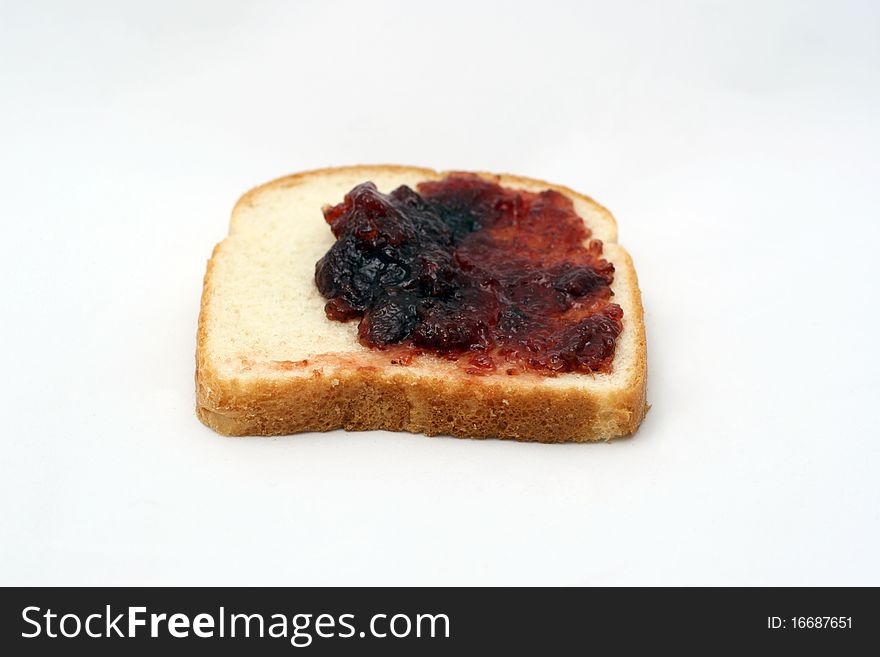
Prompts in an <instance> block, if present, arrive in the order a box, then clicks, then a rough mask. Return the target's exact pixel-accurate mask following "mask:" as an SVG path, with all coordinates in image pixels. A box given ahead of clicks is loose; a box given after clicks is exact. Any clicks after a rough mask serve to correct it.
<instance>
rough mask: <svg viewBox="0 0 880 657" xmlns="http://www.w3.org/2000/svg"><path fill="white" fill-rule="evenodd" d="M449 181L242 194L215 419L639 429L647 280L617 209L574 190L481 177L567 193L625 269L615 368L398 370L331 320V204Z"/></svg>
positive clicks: (227, 254) (205, 369)
mask: <svg viewBox="0 0 880 657" xmlns="http://www.w3.org/2000/svg"><path fill="white" fill-rule="evenodd" d="M444 175H446V173H441V172H436V171H432V170H430V169H421V168H414V167H401V166H353V167H343V168H334V169H322V170H318V171H309V172H305V173H300V174H296V175H293V176H288V177H285V178H280V179H278V180H275V181H273V182H270V183H267V184H265V185H262V186H261V187H257V188H256V189H253V190H251V191H250V192H248V193H247V194H245V195H244V196H243V197H242V198H241V199H240V200H239V202H238V203H237V205H236V206H235V209H234V210H233V212H232V220H231V224H230V228H229V235H228V237H226V239H224V240H223V241H222V242H221V243H220V244H218V245H217V246H216V248H215V249H214V253H213V256H212V257H211V260H210V261H209V262H208V269H207V273H206V275H205V283H204V291H203V295H202V305H201V313H200V316H199V328H198V338H197V350H196V389H197V413H198V416H199V417H200V418H201V420H202V421H203V422H204V423H205V424H207V425H208V426H209V427H211V428H213V429H214V430H216V431H218V432H219V433H222V434H226V435H279V434H290V433H298V432H302V431H326V430H329V429H336V428H344V429H349V430H363V429H388V430H394V431H412V432H418V433H425V434H428V435H437V434H448V435H453V436H461V437H474V438H483V437H498V438H514V439H518V440H535V441H541V442H564V441H592V440H608V439H611V438H614V437H618V436H624V435H628V434H630V433H632V432H633V431H635V430H636V428H638V426H639V423H640V422H641V421H642V418H643V417H644V414H645V411H646V403H645V386H646V378H647V364H646V347H645V331H644V323H643V318H642V304H641V296H640V293H639V288H638V282H637V279H636V273H635V270H634V268H633V265H632V260H631V259H630V257H629V254H627V252H626V251H625V250H624V249H623V247H621V246H619V245H618V244H617V243H616V241H617V225H616V222H615V220H614V217H613V216H612V215H611V213H609V212H608V211H607V210H606V209H605V208H603V207H602V206H600V205H599V204H597V203H595V202H594V201H593V200H592V199H590V198H588V197H586V196H583V195H581V194H578V193H576V192H574V191H572V190H570V189H567V188H565V187H560V186H558V185H551V184H549V183H546V182H543V181H540V180H533V179H529V178H521V177H516V176H510V175H493V174H486V173H480V174H479V175H481V176H483V177H486V178H488V179H492V180H495V181H497V182H498V183H499V184H501V185H503V186H505V187H510V188H515V189H525V190H530V191H541V190H545V189H555V190H557V191H559V192H561V193H563V194H565V195H566V196H568V197H570V198H571V199H572V201H573V202H574V206H575V210H576V211H577V212H578V214H579V215H580V216H581V217H582V218H583V219H584V222H585V223H586V224H587V227H588V228H589V229H590V231H591V232H592V235H593V237H594V238H597V239H600V240H602V242H603V243H604V256H605V258H606V259H607V260H608V261H610V262H611V263H613V264H614V267H615V274H614V282H613V285H612V290H613V292H614V297H613V299H614V301H615V303H617V304H619V305H620V306H621V307H622V308H623V311H624V316H623V331H622V332H621V334H620V335H619V336H618V338H617V348H616V352H615V356H614V360H613V362H612V370H611V372H610V373H607V374H579V373H566V374H563V375H560V376H556V377H546V376H541V375H539V374H521V375H517V376H507V375H505V374H493V375H490V376H475V375H472V374H467V373H466V372H465V371H464V370H463V369H462V368H461V367H459V366H458V365H456V364H455V363H453V362H450V361H448V360H445V359H442V358H437V357H434V356H431V355H422V356H419V357H417V358H416V359H414V360H413V362H412V363H411V364H410V365H399V364H393V363H392V360H393V356H392V355H390V354H389V353H388V352H384V351H381V350H375V349H370V348H367V347H364V346H363V345H361V344H360V343H359V342H358V340H357V321H352V322H337V321H331V320H329V319H327V317H326V316H325V314H324V304H325V303H326V299H325V298H324V297H322V296H321V294H320V293H319V292H318V290H317V288H316V286H315V282H314V272H315V263H316V262H317V261H318V260H319V259H320V258H321V257H322V256H323V255H324V254H325V253H326V252H327V250H328V249H329V248H330V246H332V244H333V242H334V240H335V238H334V237H333V234H332V233H331V232H330V227H329V226H328V225H327V223H326V222H325V220H324V217H323V214H322V211H321V208H322V207H323V206H325V205H328V204H331V205H332V204H336V203H339V202H341V201H342V198H343V196H344V195H345V194H346V193H347V192H348V191H350V190H351V189H352V188H353V187H354V186H356V185H357V184H359V183H362V182H365V181H368V180H370V181H373V182H374V183H375V184H376V185H377V186H378V188H379V190H380V191H382V192H386V193H387V192H390V191H391V190H393V189H394V188H396V187H398V186H400V185H409V186H410V187H413V188H415V186H416V185H417V184H418V183H419V182H422V181H425V180H431V179H437V178H441V177H443V176H444Z"/></svg>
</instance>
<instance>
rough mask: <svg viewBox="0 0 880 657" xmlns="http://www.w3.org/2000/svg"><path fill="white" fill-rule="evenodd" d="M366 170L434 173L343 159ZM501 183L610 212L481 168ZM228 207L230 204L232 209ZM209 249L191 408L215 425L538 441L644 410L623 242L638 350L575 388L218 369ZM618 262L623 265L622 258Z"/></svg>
mask: <svg viewBox="0 0 880 657" xmlns="http://www.w3.org/2000/svg"><path fill="white" fill-rule="evenodd" d="M343 169H345V170H351V171H353V172H354V171H358V172H362V173H363V175H364V178H365V179H366V178H368V177H369V175H370V173H371V172H375V171H377V170H378V171H383V172H406V173H424V174H425V176H426V177H435V176H437V175H438V174H437V173H436V172H435V171H433V170H431V169H421V168H415V167H403V166H391V165H384V166H360V167H344V168H343ZM334 171H340V169H321V170H317V171H309V172H304V173H299V174H295V175H292V176H287V177H285V178H280V179H278V180H275V181H272V182H270V183H267V184H266V185H263V186H261V187H257V188H255V189H253V190H251V191H250V192H248V193H247V194H245V195H244V196H243V197H242V198H241V200H240V201H239V203H238V204H237V206H236V207H238V206H239V205H241V204H248V203H250V202H251V199H252V198H253V196H254V195H255V194H257V193H259V192H260V191H263V190H265V189H267V188H269V187H272V186H288V185H293V184H298V183H299V181H301V180H304V179H306V178H307V177H310V176H314V175H322V174H326V173H329V172H334ZM480 175H483V176H487V177H489V176H491V177H493V178H495V179H498V180H500V181H501V182H502V183H503V184H517V183H520V184H540V185H542V186H545V187H546V188H552V189H557V190H559V191H561V192H563V193H565V194H568V195H571V196H577V197H580V198H582V199H585V200H586V201H587V202H589V203H591V204H593V205H594V206H596V207H597V208H599V209H600V210H601V211H602V212H605V213H607V214H608V217H609V218H610V219H611V220H612V221H613V217H611V215H610V213H608V211H607V210H605V209H604V208H602V206H599V205H598V204H597V203H595V201H593V200H592V199H590V198H589V197H586V196H584V195H582V194H578V193H576V192H574V191H572V190H569V189H567V188H565V187H560V186H558V185H552V184H550V183H545V182H544V181H536V180H535V179H531V178H522V177H518V176H508V175H500V176H496V175H495V174H487V173H480ZM233 214H234V213H233ZM220 247H221V245H219V244H218V245H217V247H215V249H214V255H212V258H211V260H210V261H209V262H208V267H207V271H206V273H205V281H204V291H203V295H202V302H201V312H200V314H199V327H198V335H197V346H196V390H197V413H198V416H199V418H200V419H201V420H202V422H204V423H205V424H206V425H208V426H209V427H211V428H212V429H214V430H215V431H217V432H219V433H222V434H225V435H233V436H242V435H283V434H292V433H299V432H303V431H328V430H331V429H338V428H342V429H347V430H367V429H387V430H391V431H411V432H416V433H424V434H427V435H429V436H432V435H438V434H446V435H451V436H459V437H469V438H487V437H497V438H512V439H516V440H529V441H538V442H548V443H554V442H569V441H576V442H586V441H597V440H609V439H611V438H616V437H621V436H626V435H629V434H631V433H633V432H634V431H635V430H636V429H637V428H638V426H639V424H640V423H641V421H642V419H643V418H644V415H645V411H646V398H645V395H646V383H647V357H646V347H645V329H644V321H643V311H642V303H641V295H640V293H639V288H638V285H637V281H636V274H635V270H634V269H633V265H632V259H631V258H630V256H629V255H628V254H627V253H626V252H625V251H623V250H622V249H620V251H621V253H622V257H623V260H624V263H623V264H624V266H625V267H626V268H627V269H628V270H629V274H630V275H631V277H632V283H633V284H632V285H631V286H630V287H629V289H630V294H631V298H630V300H629V301H630V310H629V312H628V315H627V319H626V320H625V321H629V322H631V326H632V327H633V329H634V331H635V336H634V337H635V340H634V341H635V343H636V346H637V349H636V359H635V361H636V362H635V364H634V366H633V367H632V371H631V373H630V376H629V380H628V381H627V384H626V385H625V386H624V387H622V388H620V389H615V390H612V391H608V392H605V393H595V394H594V393H585V392H584V391H580V390H578V389H577V388H565V387H548V386H523V385H510V384H508V383H507V382H506V380H505V379H504V378H500V377H448V378H443V379H439V380H428V379H425V378H424V377H413V376H408V375H407V372H406V368H401V369H392V368H376V367H371V366H367V367H353V368H344V369H336V370H333V372H332V375H325V374H324V373H323V371H322V370H321V369H320V368H317V369H315V370H313V372H312V375H311V376H296V377H290V378H284V377H281V378H277V377H276V378H270V379H265V380H263V379H258V380H251V381H248V382H247V383H245V382H244V381H242V380H229V379H225V380H224V379H222V378H221V377H218V376H217V374H216V372H215V371H214V370H213V369H212V367H211V363H210V362H209V361H208V359H207V357H206V353H205V343H206V331H207V320H208V317H207V313H208V304H207V300H208V299H209V298H210V295H211V293H212V280H211V278H212V271H213V265H214V262H215V256H216V254H217V251H218V249H219V248H220ZM618 269H619V267H618Z"/></svg>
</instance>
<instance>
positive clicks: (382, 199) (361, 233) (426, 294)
mask: <svg viewBox="0 0 880 657" xmlns="http://www.w3.org/2000/svg"><path fill="white" fill-rule="evenodd" d="M324 216H325V218H326V220H327V222H328V223H329V224H330V228H331V230H332V231H333V234H334V235H335V236H336V243H335V244H334V245H333V246H332V247H331V248H330V250H329V251H328V252H327V254H326V255H325V256H324V257H323V258H321V259H320V260H319V261H318V263H317V264H316V266H315V282H316V283H317V286H318V290H319V291H320V292H321V294H323V295H324V296H325V297H326V298H327V299H328V301H327V304H326V306H325V312H326V314H327V317H328V318H330V319H332V320H338V321H348V320H354V319H360V323H359V325H358V336H359V339H360V341H361V342H362V343H363V344H364V345H366V346H369V347H372V348H377V349H387V348H390V347H392V346H397V347H395V352H396V353H401V352H402V351H403V352H409V353H410V354H413V355H414V354H419V353H432V354H436V355H439V356H442V357H447V358H450V359H454V360H460V361H461V362H462V364H463V365H464V366H465V368H466V369H467V371H468V372H469V373H471V374H491V373H494V372H504V373H506V374H517V373H519V372H521V371H533V372H537V373H539V374H544V375H554V374H557V373H562V372H609V371H610V369H611V362H612V360H613V358H614V348H615V342H616V338H617V336H618V335H619V334H620V331H621V329H622V324H621V319H622V318H623V310H622V309H621V308H620V306H618V305H617V304H614V303H611V301H610V299H611V296H612V292H611V287H610V286H611V282H612V280H613V277H614V266H613V265H612V264H611V263H609V262H607V261H606V260H604V259H603V258H602V243H601V242H600V241H598V240H591V239H590V232H589V230H588V229H587V228H586V226H584V222H583V220H582V219H581V218H580V217H579V216H578V215H577V213H576V212H575V210H574V206H573V205H572V202H571V200H570V199H569V198H568V197H566V196H564V195H563V194H560V193H559V192H556V191H553V190H547V191H543V192H540V193H533V192H527V191H520V190H513V189H507V188H504V187H501V186H500V185H498V184H496V183H493V182H491V181H488V180H485V179H483V178H480V177H479V176H476V175H472V174H453V175H450V176H447V177H446V178H443V179H442V180H437V181H430V182H424V183H421V184H419V185H418V186H417V190H413V189H410V188H409V187H407V186H401V187H398V188H397V189H395V190H394V191H393V192H391V193H390V194H382V193H380V192H379V191H378V190H377V189H376V186H375V185H374V184H373V183H370V182H365V183H363V184H361V185H358V186H357V187H355V188H354V189H352V190H351V191H350V192H349V193H348V194H346V195H345V200H344V201H343V202H342V203H340V204H339V205H336V206H333V207H326V208H325V209H324ZM399 360H400V362H408V359H407V358H406V357H403V358H400V359H399Z"/></svg>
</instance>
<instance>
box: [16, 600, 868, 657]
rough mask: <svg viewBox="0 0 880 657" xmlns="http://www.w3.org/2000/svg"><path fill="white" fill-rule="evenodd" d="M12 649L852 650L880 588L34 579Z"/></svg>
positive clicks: (862, 642)
mask: <svg viewBox="0 0 880 657" xmlns="http://www.w3.org/2000/svg"><path fill="white" fill-rule="evenodd" d="M2 598H3V602H2V608H0V614H2V616H0V623H2V637H0V639H2V647H3V648H4V649H6V648H12V649H13V652H8V651H6V654H16V655H18V654H26V653H28V652H30V653H33V654H44V653H47V652H52V653H54V652H55V651H58V652H60V651H61V650H63V649H65V648H73V649H80V648H82V649H84V650H87V651H88V654H92V655H104V654H106V655H119V654H140V653H141V652H143V653H144V654H156V653H157V652H159V651H161V654H162V655H174V654H192V651H193V649H196V650H199V649H204V650H211V651H212V653H216V652H218V651H219V654H249V655H250V654H277V655H281V654H296V653H302V652H304V653H307V654H317V655H323V654H345V653H351V654H356V653H360V652H363V651H364V650H368V651H370V652H372V651H374V650H377V651H381V652H382V653H383V654H420V655H421V654H427V655H434V654H438V655H439V654H450V653H452V652H453V651H458V650H469V649H482V648H485V649H491V650H510V651H515V653H516V654H523V652H524V651H535V653H536V654H544V653H545V651H547V650H559V651H561V650H563V649H565V650H567V651H570V650H583V651H589V650H594V649H596V648H598V647H603V646H604V647H613V648H614V649H615V650H623V651H626V650H629V649H635V648H644V647H645V646H646V645H648V646H651V645H653V646H656V647H657V648H658V649H660V648H663V649H670V648H671V649H681V648H687V649H702V650H707V651H714V650H716V649H717V648H719V647H724V648H732V647H741V648H755V647H766V648H770V649H772V648H780V649H793V648H800V647H810V648H814V649H827V650H834V651H839V650H846V649H849V648H855V647H857V646H869V645H872V644H873V641H872V640H873V639H874V638H875V637H876V633H877V631H876V628H877V622H878V612H880V605H878V602H877V591H876V589H838V588H822V589H816V588H811V589H808V588H795V589H746V588H739V589H683V588H682V589H584V588H565V589H547V588H535V589H523V588H516V589H460V588H442V589H423V588H419V589H416V588H413V589H375V588H373V589H370V588H358V589H350V588H341V589H311V588H305V589H296V588H272V589H257V588H242V589H229V588H216V589H212V588H201V589H170V588H137V589H123V588H87V589H83V588H78V589H77V588H24V589H14V588H12V589H4V590H3V592H2Z"/></svg>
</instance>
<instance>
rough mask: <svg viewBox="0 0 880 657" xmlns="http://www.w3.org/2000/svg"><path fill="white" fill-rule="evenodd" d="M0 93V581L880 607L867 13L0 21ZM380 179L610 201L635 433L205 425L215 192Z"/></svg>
mask: <svg viewBox="0 0 880 657" xmlns="http://www.w3.org/2000/svg"><path fill="white" fill-rule="evenodd" d="M872 5H873V6H872ZM0 98H2V103H0V187H2V238H0V249H2V252H0V268H2V269H0V272H2V290H3V299H2V306H0V307H2V313H3V321H2V345H3V356H2V364H3V365H2V367H3V372H2V377H0V400H2V424H0V427H2V451H0V459H2V462H0V512H2V540H0V583H2V584H181V585H182V584H216V585H223V584H254V585H259V584H874V585H877V584H880V560H878V558H877V555H878V553H880V513H878V499H880V495H878V494H880V483H878V481H880V479H878V471H880V431H878V427H877V420H876V414H877V401H876V400H877V396H878V393H880V386H878V380H880V374H878V367H880V358H878V355H880V352H878V346H877V345H878V339H880V338H878V333H880V331H878V326H877V325H878V320H880V313H878V309H877V306H878V297H880V295H878V290H877V285H878V281H880V276H878V271H880V262H878V260H880V259H878V247H880V229H878V199H877V186H878V171H880V168H878V167H880V157H878V152H880V10H878V5H877V3H870V2H864V3H854V2H849V3H847V2H837V1H835V2H825V3H810V2H789V3H786V2H729V3H722V2H665V3H660V2H657V3H655V2H625V3H610V2H595V3H587V2H571V3H558V4H554V3H552V2H540V3H538V2H534V3H528V4H518V3H512V2H499V3H497V4H489V3H483V2H476V1H473V0H471V1H468V2H461V3H458V2H450V1H444V2H430V3H413V2H399V3H388V2H375V1H371V2H337V3H331V2H301V3H295V2H287V3H280V2H279V3H259V2H236V3H222V2H204V3H182V2H168V3H159V2H150V3H111V2H108V3H106V4H99V3H61V2H59V3H57V4H55V5H53V4H49V3H29V2H28V3H25V2H4V3H3V5H2V16H0ZM373 162H376V163H384V162H393V163H405V164H416V165H424V166H430V167H437V168H461V169H484V170H494V171H509V172H513V173H518V174H523V175H529V176H535V177H539V178H544V179H547V180H552V181H554V182H558V183H562V184H565V185H569V186H571V187H574V188H575V189H578V190H580V191H583V192H586V193H588V194H590V195H592V196H594V197H595V198H596V199H598V200H599V201H600V202H602V203H603V204H605V205H607V206H608V207H609V208H611V210H612V211H613V212H614V213H615V214H616V216H617V218H618V222H619V224H620V239H621V242H622V243H623V244H624V245H625V246H626V247H627V248H628V249H629V250H630V251H631V253H632V254H633V257H634V259H635V263H636V267H637V269H638V272H639V276H640V279H641V286H642V290H643V294H644V303H645V308H646V311H647V318H646V321H647V331H648V347H649V368H650V385H649V400H650V402H651V403H652V404H653V409H652V410H651V412H650V413H649V415H648V417H647V419H646V420H645V422H644V424H643V426H642V428H641V430H640V431H639V432H638V434H637V435H636V436H635V437H634V438H632V439H627V440H621V441H618V442H614V443H612V444H598V445H563V446H552V445H551V446H545V445H534V444H517V443H511V442H501V441H470V440H453V439H449V438H426V437H423V436H418V435H409V434H402V433H401V434H396V433H386V432H368V433H344V432H333V433H329V434H310V435H300V436H295V437H289V438H280V439H264V438H252V439H230V438H222V437H220V436H217V435H215V434H214V433H212V432H211V431H209V430H208V429H206V428H205V427H203V426H202V425H201V424H200V423H199V422H198V421H197V420H196V417H195V415H194V412H193V408H194V391H193V387H194V386H193V367H194V358H193V354H194V348H195V339H194V338H195V330H196V318H197V313H198V307H199V296H200V293H201V284H202V276H203V273H204V268H205V262H206V259H207V258H208V256H209V254H210V252H211V249H212V247H213V245H214V244H215V242H217V241H219V240H220V239H221V238H222V237H223V236H224V235H225V233H226V228H227V220H228V216H229V212H230V210H231V208H232V205H233V204H234V202H235V201H236V199H237V198H238V196H239V195H240V194H241V193H243V192H244V191H246V190H247V189H248V188H249V187H251V186H253V185H256V184H259V183H262V182H264V181H266V180H268V179H271V178H274V177H277V176H280V175H283V174H287V173H291V172H295V171H298V170H303V169H309V168H314V167H320V166H328V165H341V164H352V163H373Z"/></svg>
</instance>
